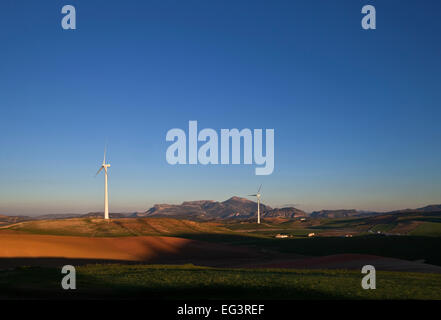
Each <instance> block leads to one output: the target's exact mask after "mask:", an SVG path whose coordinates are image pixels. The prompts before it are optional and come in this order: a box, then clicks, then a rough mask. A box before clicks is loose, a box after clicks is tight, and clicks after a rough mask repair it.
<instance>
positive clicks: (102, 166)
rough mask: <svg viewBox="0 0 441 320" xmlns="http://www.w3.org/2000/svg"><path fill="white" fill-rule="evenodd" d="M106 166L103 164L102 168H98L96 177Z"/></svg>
mask: <svg viewBox="0 0 441 320" xmlns="http://www.w3.org/2000/svg"><path fill="white" fill-rule="evenodd" d="M103 168H104V166H101V168H100V169H99V170H98V172H97V173H96V175H95V177H96V176H97V175H98V173H100V172H101V170H103Z"/></svg>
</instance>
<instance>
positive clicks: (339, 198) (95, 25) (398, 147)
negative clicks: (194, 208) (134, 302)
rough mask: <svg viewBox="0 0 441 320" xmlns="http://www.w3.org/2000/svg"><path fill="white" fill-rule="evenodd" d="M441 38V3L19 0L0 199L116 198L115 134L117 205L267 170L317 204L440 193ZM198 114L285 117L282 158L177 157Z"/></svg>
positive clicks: (280, 130)
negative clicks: (67, 16)
mask: <svg viewBox="0 0 441 320" xmlns="http://www.w3.org/2000/svg"><path fill="white" fill-rule="evenodd" d="M65 4H73V5H75V6H76V9H77V30H75V31H72V30H70V31H64V30H62V28H61V25H60V22H61V18H62V14H61V7H62V6H63V5H65ZM365 4H373V5H375V6H376V9H377V30H375V31H365V30H362V29H361V24H360V21H361V18H362V14H361V7H362V6H363V5H365ZM440 35H441V2H440V1H439V0H433V1H430V0H426V1H417V0H411V1H402V0H400V1H398V0H388V1H372V0H369V1H368V0H363V1H357V0H347V1H342V0H335V1H331V0H326V1H325V0H323V1H318V0H304V1H288V0H286V1H260V0H252V1H251V0H250V1H242V0H235V1H228V0H222V1H220V0H219V1H213V0H210V1H207V0H200V1H168V0H155V1H149V0H145V1H133V0H128V1H74V0H69V1H68V0H65V1H49V0H45V1H30V0H29V1H22V0H2V1H1V2H0V43H1V48H0V213H6V214H29V215H32V214H41V213H64V212H88V211H95V210H103V209H102V207H103V180H104V179H103V177H102V176H98V177H96V178H95V177H94V175H95V172H96V170H97V169H98V167H99V165H100V162H101V161H102V153H103V148H104V144H105V142H106V141H108V145H109V152H108V153H109V160H110V163H111V165H112V167H111V168H110V171H109V172H110V175H109V183H110V186H109V190H110V208H111V211H112V212H115V211H124V212H129V211H133V210H145V209H147V208H149V207H150V206H151V205H153V204H154V203H163V202H168V203H179V202H181V201H183V200H196V199H214V200H225V199H227V198H229V197H230V196H232V195H239V196H244V195H247V194H250V193H251V192H254V191H256V189H257V187H258V185H259V184H260V183H263V190H262V191H263V194H262V199H263V202H265V203H267V204H269V205H272V206H281V205H286V204H299V207H300V208H302V209H305V210H308V211H309V210H313V209H322V208H359V209H374V210H388V209H394V208H405V207H418V206H421V205H425V204H429V203H440V202H441V169H440V164H441V126H440V119H441V41H440V39H441V38H440ZM189 120H197V121H198V123H199V127H200V128H204V127H208V128H213V129H216V130H220V129H221V128H239V129H241V128H274V129H275V170H274V173H273V174H272V175H270V176H255V175H254V166H245V165H240V166H207V167H203V166H170V165H169V164H167V163H166V160H165V151H166V149H167V147H168V145H169V143H167V142H166V141H165V135H166V132H167V131H168V130H169V129H171V128H175V127H177V128H183V129H185V128H186V127H187V126H188V121H189Z"/></svg>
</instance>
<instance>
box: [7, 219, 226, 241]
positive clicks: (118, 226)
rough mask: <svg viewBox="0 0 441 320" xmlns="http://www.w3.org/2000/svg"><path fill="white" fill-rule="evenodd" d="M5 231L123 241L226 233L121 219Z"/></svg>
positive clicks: (207, 226) (211, 227)
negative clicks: (125, 237)
mask: <svg viewBox="0 0 441 320" xmlns="http://www.w3.org/2000/svg"><path fill="white" fill-rule="evenodd" d="M4 230H5V231H7V230H14V231H22V232H26V233H32V234H48V235H71V236H92V237H123V236H140V235H176V234H191V233H216V232H223V231H225V230H226V229H225V228H222V227H221V226H219V225H218V224H215V223H211V222H205V223H200V222H196V221H189V220H178V219H171V218H148V219H145V218H135V219H134V218H121V219H115V220H110V221H106V220H104V219H102V218H73V219H64V220H32V221H24V222H20V223H17V224H13V225H11V226H9V227H7V229H4Z"/></svg>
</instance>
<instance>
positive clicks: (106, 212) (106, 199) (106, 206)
mask: <svg viewBox="0 0 441 320" xmlns="http://www.w3.org/2000/svg"><path fill="white" fill-rule="evenodd" d="M108 167H110V164H108V163H106V148H104V159H103V164H102V165H101V168H100V169H99V170H98V172H97V173H96V175H95V176H97V175H98V173H100V172H101V170H103V169H104V219H106V220H108V219H109V195H108V192H107V168H108Z"/></svg>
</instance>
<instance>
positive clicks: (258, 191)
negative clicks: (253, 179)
mask: <svg viewBox="0 0 441 320" xmlns="http://www.w3.org/2000/svg"><path fill="white" fill-rule="evenodd" d="M260 188H262V184H261V185H260V187H259V190H257V193H259V192H260Z"/></svg>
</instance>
